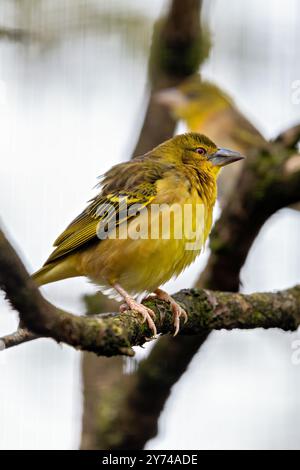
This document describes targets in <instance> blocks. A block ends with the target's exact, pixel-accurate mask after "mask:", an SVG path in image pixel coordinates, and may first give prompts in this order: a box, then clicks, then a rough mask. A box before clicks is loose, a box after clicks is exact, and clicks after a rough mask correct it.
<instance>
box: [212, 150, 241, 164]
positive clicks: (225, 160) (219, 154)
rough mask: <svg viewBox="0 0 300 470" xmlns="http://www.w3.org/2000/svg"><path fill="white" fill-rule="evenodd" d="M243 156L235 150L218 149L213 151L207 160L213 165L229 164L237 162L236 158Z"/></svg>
mask: <svg viewBox="0 0 300 470" xmlns="http://www.w3.org/2000/svg"><path fill="white" fill-rule="evenodd" d="M244 158H245V157H244V155H241V154H240V153H239V152H235V151H234V150H229V149H222V148H221V149H218V150H217V151H216V152H215V153H213V154H212V155H211V156H210V157H209V158H208V160H209V161H210V162H211V163H212V164H213V165H214V166H225V165H229V163H234V162H237V161H238V160H243V159H244Z"/></svg>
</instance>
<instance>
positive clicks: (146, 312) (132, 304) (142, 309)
mask: <svg viewBox="0 0 300 470" xmlns="http://www.w3.org/2000/svg"><path fill="white" fill-rule="evenodd" d="M113 287H114V289H116V291H117V292H118V293H119V294H120V295H121V296H122V297H123V299H124V300H125V302H126V305H127V307H128V308H129V309H131V310H134V311H135V312H137V313H139V314H140V315H142V317H143V322H145V321H147V323H148V326H149V328H150V329H151V330H152V331H153V335H154V336H156V335H157V330H156V326H155V323H154V321H153V319H155V313H154V312H153V310H151V308H148V307H146V306H145V305H142V304H140V303H139V302H137V301H136V300H134V299H133V298H132V297H131V296H130V295H129V294H128V292H126V290H124V289H123V287H121V286H120V285H119V284H114V286H113ZM128 308H127V310H128ZM120 312H124V306H123V305H121V307H120Z"/></svg>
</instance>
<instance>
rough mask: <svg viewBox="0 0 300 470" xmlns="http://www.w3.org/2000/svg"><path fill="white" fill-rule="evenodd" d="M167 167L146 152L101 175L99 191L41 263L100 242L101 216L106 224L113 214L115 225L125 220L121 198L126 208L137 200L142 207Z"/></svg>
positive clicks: (56, 241) (145, 204) (147, 202)
mask: <svg viewBox="0 0 300 470" xmlns="http://www.w3.org/2000/svg"><path fill="white" fill-rule="evenodd" d="M171 166H172V165H171ZM171 166H170V164H166V163H164V162H162V161H160V160H159V158H157V157H155V156H152V155H151V154H147V155H145V156H142V157H138V158H135V159H134V160H131V161H129V162H126V163H120V164H118V165H115V166H114V167H112V168H111V169H110V170H109V171H108V172H107V173H106V174H105V175H104V177H103V180H102V183H101V189H102V190H101V193H100V194H99V195H98V196H96V197H95V198H94V199H92V200H91V203H90V204H89V205H88V207H87V208H86V209H85V210H84V211H83V212H82V213H81V214H80V215H79V216H78V217H76V219H74V220H73V222H72V223H71V224H70V225H69V226H68V227H67V228H66V230H65V231H64V232H63V233H62V234H61V235H60V236H59V237H58V238H57V239H56V240H55V242H54V246H56V249H55V250H54V251H53V252H52V254H51V255H50V256H49V258H48V259H47V261H46V263H45V264H44V266H47V265H48V264H51V263H53V262H55V261H56V260H58V259H60V258H62V257H64V256H65V255H67V254H70V253H72V252H75V251H76V250H78V249H82V248H84V246H85V245H86V244H88V243H91V242H93V241H96V240H97V239H98V240H99V241H100V239H99V238H97V229H98V226H99V223H101V221H102V220H103V218H104V217H105V222H106V223H107V224H108V223H109V222H110V220H111V219H110V218H111V217H115V220H116V225H119V224H121V223H122V222H123V221H125V220H126V219H127V218H128V215H127V212H124V211H121V210H120V209H122V204H123V203H124V202H125V201H126V204H127V210H128V209H129V208H130V207H131V206H132V205H133V204H137V203H138V204H140V205H141V206H144V207H146V206H147V205H148V204H149V203H150V202H151V201H152V200H153V198H154V197H155V194H156V182H157V181H158V180H159V179H161V178H162V177H163V175H164V174H165V173H166V172H168V171H169V170H170V168H171ZM105 208H107V211H106V213H105Z"/></svg>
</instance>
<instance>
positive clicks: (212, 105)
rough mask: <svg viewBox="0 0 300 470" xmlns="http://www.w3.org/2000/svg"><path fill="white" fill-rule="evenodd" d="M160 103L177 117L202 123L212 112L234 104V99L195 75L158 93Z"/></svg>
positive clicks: (157, 97) (157, 99)
mask: <svg viewBox="0 0 300 470" xmlns="http://www.w3.org/2000/svg"><path fill="white" fill-rule="evenodd" d="M155 99H156V101H157V102H158V103H160V104H162V105H163V106H166V107H167V108H168V109H169V110H170V112H171V114H172V115H173V116H174V117H175V118H176V119H183V120H185V121H187V122H190V123H191V121H195V120H196V121H197V124H198V125H199V124H201V122H203V121H204V120H205V119H207V118H208V117H209V115H210V114H213V113H216V112H217V111H218V110H222V109H226V108H228V107H229V106H232V100H231V99H230V98H229V97H228V96H227V95H226V94H225V93H223V92H222V91H221V90H220V88H218V87H217V86H216V85H214V84H212V83H210V82H204V81H201V78H200V76H199V75H193V76H192V77H190V78H188V79H187V80H185V81H184V82H182V84H180V85H179V86H178V87H176V88H167V89H165V90H162V91H159V92H157V93H156V96H155Z"/></svg>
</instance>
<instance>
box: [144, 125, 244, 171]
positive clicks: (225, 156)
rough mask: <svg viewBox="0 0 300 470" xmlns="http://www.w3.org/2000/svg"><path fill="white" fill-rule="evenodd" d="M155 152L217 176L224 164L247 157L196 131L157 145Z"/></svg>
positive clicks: (174, 162) (165, 157) (167, 159)
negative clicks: (219, 144)
mask: <svg viewBox="0 0 300 470" xmlns="http://www.w3.org/2000/svg"><path fill="white" fill-rule="evenodd" d="M153 154H154V155H156V156H159V157H160V158H162V159H163V160H165V161H168V162H170V163H173V164H184V165H192V166H194V167H197V168H199V169H202V170H207V171H209V172H211V173H212V174H214V175H216V176H217V174H218V173H219V171H220V169H221V168H222V167H223V166H225V165H229V164H230V163H234V162H237V161H238V160H242V159H244V158H245V157H244V156H243V155H241V154H240V153H239V152H235V151H234V150H229V149H225V148H219V147H217V145H216V144H215V143H214V142H212V141H211V140H210V139H209V138H208V137H206V136H205V135H203V134H198V133H196V132H188V133H186V134H180V135H176V136H175V137H173V138H172V139H169V140H167V141H166V142H163V143H162V144H160V145H159V146H158V147H156V149H154V150H153Z"/></svg>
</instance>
